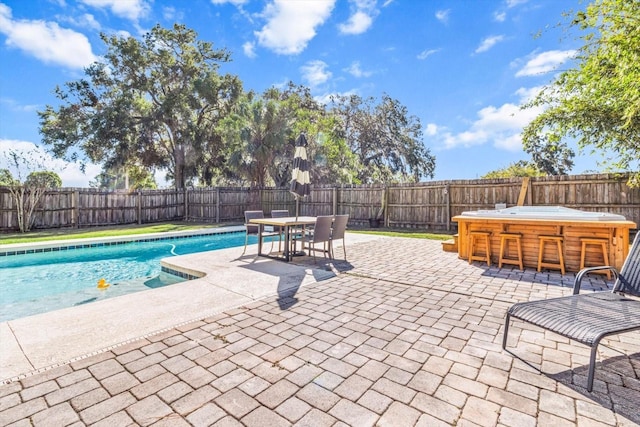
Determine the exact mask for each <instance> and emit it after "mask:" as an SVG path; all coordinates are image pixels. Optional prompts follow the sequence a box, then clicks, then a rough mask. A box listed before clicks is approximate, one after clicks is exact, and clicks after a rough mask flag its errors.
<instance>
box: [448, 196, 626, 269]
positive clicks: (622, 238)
mask: <svg viewBox="0 0 640 427" xmlns="http://www.w3.org/2000/svg"><path fill="white" fill-rule="evenodd" d="M452 220H453V221H455V222H457V223H458V256H459V257H460V258H463V259H468V247H469V235H470V232H471V231H483V232H488V233H489V234H490V238H489V239H490V246H491V248H492V249H491V261H492V262H497V261H498V252H499V248H500V243H501V239H500V233H504V232H508V233H519V234H520V235H521V238H522V252H523V261H524V265H525V266H526V267H533V268H536V267H537V261H538V249H539V246H540V245H539V237H540V236H542V235H553V236H562V237H563V244H562V245H563V253H564V259H565V265H566V271H578V270H579V269H580V264H581V251H582V242H581V239H582V238H598V239H604V240H605V241H606V242H607V248H608V256H609V263H610V264H611V265H613V266H614V267H616V268H620V267H622V264H623V262H624V260H625V258H626V257H627V254H628V253H629V230H630V229H632V228H635V227H636V224H635V223H634V222H632V221H628V220H627V219H626V218H625V217H624V216H622V215H616V214H612V213H606V212H586V211H580V210H577V209H570V208H565V207H563V206H516V207H511V208H505V209H495V210H479V211H468V212H463V213H462V214H460V215H458V216H454V217H453V218H452ZM512 249H515V247H514V248H512ZM551 255H552V256H553V254H551ZM599 257H602V252H599V253H597V252H596V251H593V250H591V249H589V250H588V251H587V253H586V260H587V263H586V265H594V264H595V265H602V262H603V261H602V260H601V259H600V258H599Z"/></svg>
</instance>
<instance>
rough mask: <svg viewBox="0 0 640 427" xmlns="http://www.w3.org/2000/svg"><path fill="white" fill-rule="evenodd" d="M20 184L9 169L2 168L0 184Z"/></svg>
mask: <svg viewBox="0 0 640 427" xmlns="http://www.w3.org/2000/svg"><path fill="white" fill-rule="evenodd" d="M16 184H18V185H19V184H20V183H19V182H18V181H16V180H15V179H14V178H13V175H11V171H9V169H0V185H5V186H10V185H16Z"/></svg>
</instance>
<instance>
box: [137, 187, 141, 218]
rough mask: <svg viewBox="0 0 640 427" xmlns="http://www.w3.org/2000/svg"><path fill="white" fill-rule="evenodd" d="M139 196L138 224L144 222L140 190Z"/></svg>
mask: <svg viewBox="0 0 640 427" xmlns="http://www.w3.org/2000/svg"><path fill="white" fill-rule="evenodd" d="M137 193H138V197H137V199H136V200H137V201H136V203H137V205H138V225H140V224H142V191H140V190H138V191H137Z"/></svg>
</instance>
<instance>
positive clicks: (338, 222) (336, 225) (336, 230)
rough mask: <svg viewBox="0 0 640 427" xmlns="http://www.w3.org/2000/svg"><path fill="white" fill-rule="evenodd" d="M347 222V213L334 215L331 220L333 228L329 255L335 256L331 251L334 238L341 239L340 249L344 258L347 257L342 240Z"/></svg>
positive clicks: (345, 246)
mask: <svg viewBox="0 0 640 427" xmlns="http://www.w3.org/2000/svg"><path fill="white" fill-rule="evenodd" d="M347 222H349V215H336V216H335V217H334V220H333V228H332V230H331V244H330V247H329V249H330V251H331V253H330V257H331V258H335V254H334V252H333V242H334V241H335V240H339V239H342V250H343V251H344V259H345V261H346V259H347V245H346V244H345V242H344V234H345V231H346V230H347Z"/></svg>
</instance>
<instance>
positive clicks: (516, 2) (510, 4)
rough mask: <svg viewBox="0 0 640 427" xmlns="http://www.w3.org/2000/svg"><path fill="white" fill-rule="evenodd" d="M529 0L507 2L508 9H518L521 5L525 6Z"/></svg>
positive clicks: (508, 0)
mask: <svg viewBox="0 0 640 427" xmlns="http://www.w3.org/2000/svg"><path fill="white" fill-rule="evenodd" d="M528 1H529V0H507V7H508V8H509V9H511V8H512V7H516V6H518V5H520V4H525V3H526V2H528Z"/></svg>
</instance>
